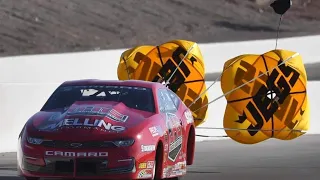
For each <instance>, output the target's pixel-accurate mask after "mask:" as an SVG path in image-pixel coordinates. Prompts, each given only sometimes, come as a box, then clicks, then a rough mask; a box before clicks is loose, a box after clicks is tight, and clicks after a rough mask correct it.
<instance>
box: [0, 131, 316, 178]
mask: <svg viewBox="0 0 320 180" xmlns="http://www.w3.org/2000/svg"><path fill="white" fill-rule="evenodd" d="M15 159H16V154H15V153H5V154H0V180H22V179H23V178H20V177H16V171H15V170H16V160H15ZM211 178H212V179H219V180H224V179H226V180H229V179H230V180H231V179H246V180H248V179H250V180H251V179H252V180H256V179H259V180H270V179H284V180H287V179H288V180H289V179H290V180H302V179H303V180H318V179H319V178H320V135H305V136H302V137H300V138H298V139H296V140H292V141H280V140H268V141H266V142H263V143H260V144H256V145H242V144H238V143H236V142H234V141H231V140H219V141H205V142H197V144H196V156H195V164H194V165H192V166H190V167H188V174H187V176H186V177H185V178H184V180H193V179H202V180H207V179H211Z"/></svg>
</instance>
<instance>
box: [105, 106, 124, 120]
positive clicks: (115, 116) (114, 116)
mask: <svg viewBox="0 0 320 180" xmlns="http://www.w3.org/2000/svg"><path fill="white" fill-rule="evenodd" d="M106 117H108V118H109V119H111V120H113V121H117V122H126V121H127V119H128V118H129V116H127V115H123V114H121V113H119V112H118V111H116V110H115V109H111V110H110V111H109V112H108V113H107V115H106Z"/></svg>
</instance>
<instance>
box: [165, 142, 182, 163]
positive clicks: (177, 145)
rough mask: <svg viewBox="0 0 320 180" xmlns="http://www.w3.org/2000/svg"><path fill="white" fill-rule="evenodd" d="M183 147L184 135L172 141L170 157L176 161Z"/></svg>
mask: <svg viewBox="0 0 320 180" xmlns="http://www.w3.org/2000/svg"><path fill="white" fill-rule="evenodd" d="M181 148H182V136H179V137H178V138H177V139H176V140H175V141H173V142H172V143H170V146H169V154H168V157H169V159H170V160H171V161H175V160H176V158H177V156H178V154H179V152H180V151H181Z"/></svg>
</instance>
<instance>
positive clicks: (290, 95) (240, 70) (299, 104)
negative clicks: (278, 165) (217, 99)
mask: <svg viewBox="0 0 320 180" xmlns="http://www.w3.org/2000/svg"><path fill="white" fill-rule="evenodd" d="M306 87H307V74H306V70H305V67H304V64H303V62H302V58H301V56H300V55H299V54H298V53H296V52H292V51H288V50H272V51H269V52H266V53H264V54H261V55H255V54H243V55H240V56H237V57H235V58H232V59H230V60H228V61H226V62H225V64H224V71H223V74H222V76H221V88H222V91H223V93H224V95H225V98H226V100H227V106H226V110H225V114H224V120H223V125H224V129H225V132H226V133H227V135H228V136H229V137H230V138H231V139H233V140H235V141H237V142H240V143H243V144H255V143H259V142H262V141H264V140H266V139H269V138H276V139H281V140H291V139H294V138H297V137H299V136H301V135H303V134H304V133H305V132H304V131H306V130H308V129H309V104H308V97H307V92H306Z"/></svg>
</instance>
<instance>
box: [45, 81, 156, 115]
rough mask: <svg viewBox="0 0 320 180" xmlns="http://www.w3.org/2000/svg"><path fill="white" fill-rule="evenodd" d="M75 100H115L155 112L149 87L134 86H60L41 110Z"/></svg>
mask: <svg viewBox="0 0 320 180" xmlns="http://www.w3.org/2000/svg"><path fill="white" fill-rule="evenodd" d="M76 101H115V102H122V103H124V104H125V105H126V106H127V107H129V108H134V109H138V110H142V111H148V112H155V106H154V98H153V93H152V90H151V89H150V88H144V87H135V86H91V85H90V86H61V87H59V88H58V89H57V90H56V91H55V92H54V93H53V94H52V95H51V97H50V98H49V99H48V101H47V102H46V103H45V105H44V106H43V108H42V109H41V111H48V110H53V109H58V108H65V107H69V106H71V105H72V104H73V103H74V102H76Z"/></svg>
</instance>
